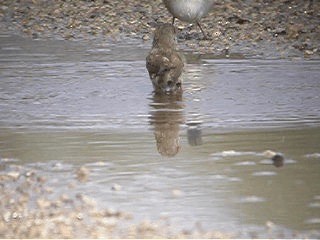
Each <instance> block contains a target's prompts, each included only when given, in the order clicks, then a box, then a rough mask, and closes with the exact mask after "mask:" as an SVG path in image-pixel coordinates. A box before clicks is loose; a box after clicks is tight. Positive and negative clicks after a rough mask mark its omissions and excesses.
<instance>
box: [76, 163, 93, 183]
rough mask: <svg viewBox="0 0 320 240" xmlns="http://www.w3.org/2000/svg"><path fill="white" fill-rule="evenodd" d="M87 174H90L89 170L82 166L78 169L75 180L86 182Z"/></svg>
mask: <svg viewBox="0 0 320 240" xmlns="http://www.w3.org/2000/svg"><path fill="white" fill-rule="evenodd" d="M89 173H90V171H89V169H88V168H86V167H84V166H82V167H80V168H79V169H78V170H77V172H76V174H77V179H78V180H79V181H80V182H86V181H88V178H89Z"/></svg>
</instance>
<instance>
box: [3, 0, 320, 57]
mask: <svg viewBox="0 0 320 240" xmlns="http://www.w3.org/2000/svg"><path fill="white" fill-rule="evenodd" d="M319 10H320V2H319V1H312V0H309V1H301V0H293V1H288V0H279V1H266V0H264V1H263V0H258V1H251V0H247V1H232V0H224V1H217V2H216V4H215V5H214V8H213V10H212V11H211V13H210V14H209V15H208V16H207V17H205V18H203V20H202V25H203V28H204V30H205V31H206V33H207V34H208V36H209V37H210V40H206V41H205V40H202V33H201V31H200V30H199V29H198V27H197V26H196V25H190V24H187V23H182V22H180V21H176V26H177V27H178V29H179V34H178V39H179V46H180V48H182V49H183V50H188V51H194V52H198V53H206V54H208V53H209V54H213V55H218V56H221V55H222V56H223V55H227V56H228V55H229V54H232V53H241V54H243V55H246V56H251V57H261V58H294V57H305V58H319V55H320V46H319V44H320V11H319ZM158 22H171V15H170V14H169V13H168V11H167V10H166V9H165V7H164V5H163V3H162V1H161V0H155V1H148V0H141V1H136V0H123V1H115V0H99V1H94V0H92V1H88V0H87V1H74V0H65V1H62V0H58V1H47V0H25V1H18V0H3V1H1V3H0V25H1V27H5V28H7V29H9V30H12V31H14V32H17V33H22V34H24V35H27V36H30V37H32V38H48V37H49V38H57V39H68V40H81V39H82V40H100V41H113V42H123V41H129V42H130V41H131V40H140V41H147V43H149V42H148V41H151V39H152V34H153V30H154V28H155V26H156V24H157V23H158Z"/></svg>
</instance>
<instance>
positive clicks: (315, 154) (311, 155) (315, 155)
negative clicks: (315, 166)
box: [304, 153, 320, 158]
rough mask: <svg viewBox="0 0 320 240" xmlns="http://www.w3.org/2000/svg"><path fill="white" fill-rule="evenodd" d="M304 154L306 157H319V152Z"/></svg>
mask: <svg viewBox="0 0 320 240" xmlns="http://www.w3.org/2000/svg"><path fill="white" fill-rule="evenodd" d="M304 156H305V157H307V158H320V153H310V154H306V155H304Z"/></svg>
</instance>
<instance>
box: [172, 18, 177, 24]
mask: <svg viewBox="0 0 320 240" xmlns="http://www.w3.org/2000/svg"><path fill="white" fill-rule="evenodd" d="M175 19H176V18H175V17H172V25H173V24H174V20H175Z"/></svg>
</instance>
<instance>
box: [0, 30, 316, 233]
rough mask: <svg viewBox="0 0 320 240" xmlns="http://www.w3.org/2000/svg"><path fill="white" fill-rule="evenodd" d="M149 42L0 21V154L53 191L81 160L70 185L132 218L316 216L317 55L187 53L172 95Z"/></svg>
mask: <svg viewBox="0 0 320 240" xmlns="http://www.w3.org/2000/svg"><path fill="white" fill-rule="evenodd" d="M149 47H150V46H149V45H147V44H142V45H137V44H134V45H133V44H131V45H130V44H128V45H114V44H110V43H108V44H107V43H105V44H101V43H94V42H93V43H92V42H66V41H49V40H47V41H40V40H37V41H36V40H27V39H23V38H20V37H18V36H14V35H11V34H6V33H2V34H1V35H0V78H1V81H0V156H1V157H2V159H3V161H4V160H6V161H8V159H9V160H12V161H15V162H16V163H17V164H22V165H25V166H27V167H33V168H36V169H38V170H39V171H42V172H44V173H45V174H46V175H48V176H49V179H50V181H51V182H52V184H53V185H54V186H56V187H58V188H59V189H61V192H64V191H69V190H66V184H65V183H66V182H71V181H72V180H74V178H75V173H74V172H75V169H77V168H78V167H79V166H82V165H85V166H86V167H87V168H89V169H90V177H89V181H88V182H86V183H83V185H81V187H80V189H77V190H75V191H81V192H85V193H87V194H89V195H90V196H93V197H94V198H96V199H97V200H98V201H99V203H100V204H101V205H102V206H106V207H110V206H112V207H114V208H117V209H122V210H126V211H129V212H132V213H133V214H134V216H135V218H136V219H137V220H142V219H145V218H147V219H157V218H159V217H168V218H169V219H170V221H172V222H174V223H175V224H176V225H177V226H178V227H181V228H192V227H193V226H194V225H195V224H196V225H197V226H198V228H203V229H217V230H226V231H230V230H231V231H233V232H241V234H243V236H246V237H248V236H249V237H250V236H251V235H250V232H251V231H252V229H254V230H258V231H259V232H260V233H261V236H267V235H263V234H267V233H270V231H281V232H285V233H287V235H285V236H294V235H290V234H293V233H294V232H304V231H315V230H318V229H320V188H319V184H318V182H319V180H320V107H319V106H320V99H319V97H320V94H319V93H320V79H319V73H320V67H319V66H320V65H319V63H320V62H319V61H307V60H302V59H290V60H281V59H274V60H261V59H253V58H252V59H227V58H210V57H208V56H206V57H204V56H199V55H192V54H191V53H185V54H186V59H187V62H188V64H186V67H185V73H184V85H183V86H184V93H183V96H175V97H169V96H166V97H159V96H155V95H154V94H153V93H152V85H151V82H150V80H149V79H148V74H147V72H146V68H145V56H146V54H147V51H148V48H149ZM268 149H271V150H273V151H276V152H280V153H281V154H283V155H284V157H285V160H284V163H283V166H282V167H276V166H275V165H274V164H273V162H272V161H271V160H270V158H269V157H266V156H265V155H264V154H263V153H264V151H266V150H268ZM114 184H119V185H120V186H121V190H119V191H114V190H112V186H113V185H114Z"/></svg>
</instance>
